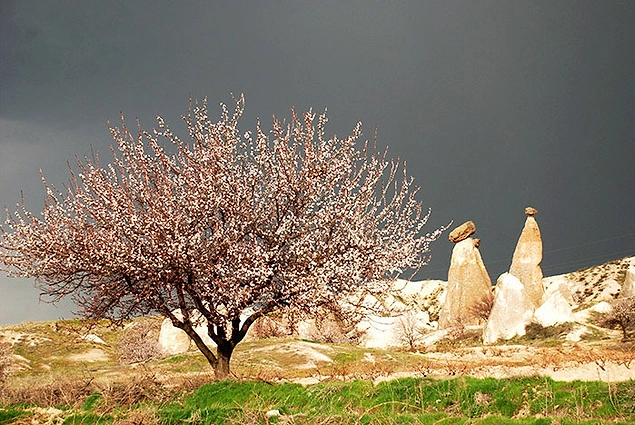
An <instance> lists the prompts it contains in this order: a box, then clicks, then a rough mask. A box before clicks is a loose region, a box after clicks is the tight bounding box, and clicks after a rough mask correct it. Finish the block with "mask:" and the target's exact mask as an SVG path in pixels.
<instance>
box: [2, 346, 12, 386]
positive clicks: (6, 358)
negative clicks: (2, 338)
mask: <svg viewBox="0 0 635 425" xmlns="http://www.w3.org/2000/svg"><path fill="white" fill-rule="evenodd" d="M12 356H13V350H11V345H10V344H6V343H2V344H0V385H1V384H4V383H5V382H6V380H7V378H8V377H9V375H10V374H11V368H12V366H13V357H12Z"/></svg>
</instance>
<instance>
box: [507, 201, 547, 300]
mask: <svg viewBox="0 0 635 425" xmlns="http://www.w3.org/2000/svg"><path fill="white" fill-rule="evenodd" d="M537 212H538V210H536V209H535V208H532V207H527V208H525V214H526V215H527V219H526V220H525V227H524V228H523V230H522V232H521V234H520V238H519V239H518V244H517V245H516V250H515V251H514V257H513V258H512V264H511V266H510V268H509V273H510V274H512V275H514V276H516V277H517V278H518V280H520V282H521V283H522V284H523V286H524V288H525V292H526V294H527V298H528V299H529V300H530V301H531V302H532V304H533V305H534V308H538V307H539V306H540V305H541V304H542V301H543V296H544V293H545V289H544V287H543V284H542V269H541V268H540V263H541V262H542V239H541V237H540V229H539V228H538V223H537V222H536V219H535V218H534V216H535V215H536V213H537Z"/></svg>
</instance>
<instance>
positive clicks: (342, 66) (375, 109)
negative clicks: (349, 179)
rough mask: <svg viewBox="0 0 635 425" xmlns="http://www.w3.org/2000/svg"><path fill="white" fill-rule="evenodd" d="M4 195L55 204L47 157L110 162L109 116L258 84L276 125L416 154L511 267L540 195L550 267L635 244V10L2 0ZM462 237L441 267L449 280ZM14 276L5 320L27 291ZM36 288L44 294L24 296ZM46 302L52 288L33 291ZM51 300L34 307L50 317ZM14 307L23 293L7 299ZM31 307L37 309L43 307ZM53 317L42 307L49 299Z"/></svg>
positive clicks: (436, 199)
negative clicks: (283, 121)
mask: <svg viewBox="0 0 635 425" xmlns="http://www.w3.org/2000/svg"><path fill="white" fill-rule="evenodd" d="M1 7H2V13H0V19H2V22H1V26H0V31H1V44H0V54H1V58H2V66H1V67H0V84H1V85H2V86H1V87H0V89H1V90H0V177H1V182H0V204H2V205H8V206H11V205H14V204H15V203H16V202H18V201H19V196H20V191H21V190H23V191H24V193H25V195H26V198H27V202H28V204H29V205H31V206H32V207H33V209H36V210H37V209H38V208H39V207H40V205H41V194H42V189H41V183H40V178H39V172H38V169H39V168H42V169H43V171H44V173H45V174H46V175H47V178H48V180H49V181H51V182H52V183H55V184H63V183H64V182H65V181H66V180H67V178H68V174H67V169H66V162H67V161H69V160H70V161H72V160H73V157H74V155H76V154H77V155H79V156H84V155H89V154H90V152H91V149H96V150H99V151H100V152H102V160H105V159H106V158H107V156H108V155H107V152H108V145H109V143H110V140H109V134H108V131H107V122H108V121H109V120H110V121H112V122H115V123H116V122H117V120H118V115H119V111H120V110H123V111H124V113H125V115H126V117H127V119H128V120H129V121H133V120H134V119H135V118H137V117H138V118H139V119H140V120H141V122H142V125H143V126H144V127H146V128H149V127H152V126H153V125H154V117H155V116H156V115H157V114H160V115H162V116H164V118H166V120H167V121H168V122H169V123H171V124H172V125H173V127H174V128H175V131H176V132H179V131H180V130H182V125H181V124H180V123H179V121H180V116H181V115H182V114H183V113H185V112H186V109H187V100H188V95H189V94H192V95H193V96H194V97H199V98H200V97H202V96H205V95H207V96H209V99H210V104H211V105H214V104H217V102H221V101H224V102H228V101H230V97H229V93H230V92H236V93H239V92H244V93H245V95H246V99H247V111H246V114H245V116H244V119H243V125H244V126H245V129H248V128H253V127H254V123H255V120H256V117H261V118H262V120H263V122H264V123H266V122H267V121H268V120H269V117H270V116H271V114H276V115H281V116H285V115H288V110H289V108H290V107H291V106H292V105H295V106H296V107H297V108H298V109H300V110H304V109H306V108H308V107H311V106H312V107H314V108H316V109H318V110H321V109H322V108H324V107H326V106H328V108H329V116H330V122H329V129H330V131H332V132H337V133H338V134H343V133H346V132H348V131H349V130H350V129H351V128H352V127H353V125H354V124H355V122H356V121H357V120H361V121H363V123H364V131H365V134H366V137H372V132H373V130H374V127H375V125H377V126H378V129H379V142H380V143H381V144H382V146H384V145H389V146H390V149H389V153H390V154H391V155H392V156H396V157H399V158H401V159H403V160H406V161H407V164H408V169H409V170H410V172H411V173H412V174H413V175H414V176H415V178H416V181H417V182H418V184H419V185H420V186H421V187H422V191H421V194H422V198H423V200H424V203H425V205H426V206H431V207H432V208H433V216H432V219H431V224H430V225H431V226H438V225H442V224H444V223H447V222H448V221H449V220H451V219H453V220H455V222H456V223H457V224H458V223H460V222H463V221H465V220H468V219H471V220H474V221H475V222H476V224H477V229H478V230H477V236H478V237H480V238H481V239H482V245H481V252H482V254H483V258H484V260H485V263H486V265H487V266H488V268H489V271H490V274H491V275H492V277H493V278H496V276H497V275H498V274H499V273H500V272H502V271H504V270H505V269H506V268H507V267H508V266H509V262H510V261H511V254H512V252H513V248H514V245H515V243H516V239H517V238H518V235H519V234H520V230H521V228H522V224H523V221H524V214H523V208H524V207H525V206H526V205H528V204H531V205H534V206H535V207H537V208H538V209H539V210H540V213H539V214H538V216H537V219H538V222H539V224H540V226H541V229H542V231H543V237H544V244H545V259H544V262H543V265H544V267H545V270H546V271H547V272H550V273H558V272H562V271H568V270H570V269H575V268H577V267H582V266H584V265H590V264H593V263H598V262H602V261H604V260H608V259H612V258H615V257H619V256H623V255H633V254H635V227H634V223H635V220H634V218H635V198H634V197H633V196H632V191H633V187H635V173H633V163H632V158H634V157H635V143H633V134H635V131H634V130H635V121H634V120H633V117H634V116H635V83H634V82H635V67H634V66H633V58H634V57H635V44H633V43H632V40H633V39H635V28H634V27H633V25H632V22H633V21H634V19H635V4H633V3H628V2H626V3H625V2H617V1H615V2H613V1H609V2H602V3H598V2H586V1H579V2H551V1H538V2H498V1H480V2H470V1H453V2H418V3H398V2H366V1H352V2H345V3H340V2H306V3H301V2H291V3H288V2H266V3H265V2H240V3H232V2H209V3H208V2H204V3H199V2H189V1H186V2H174V3H172V2H143V1H140V2H125V1H109V2H84V1H72V2H65V3H49V2H44V3H42V2H29V1H15V2H10V1H9V2H7V1H5V2H2V4H1ZM451 248H452V246H451V244H450V243H449V242H447V241H446V240H443V241H439V242H438V243H437V244H436V245H435V246H434V247H433V249H434V260H433V262H432V263H431V264H430V265H429V267H428V268H427V269H426V270H424V271H423V272H422V273H421V277H422V278H423V277H426V276H430V277H441V278H443V277H445V274H446V273H447V265H448V262H449V255H450V250H451ZM8 282H9V281H7V280H6V278H5V277H0V291H2V294H1V295H2V296H1V297H0V298H1V299H2V301H0V303H2V304H0V311H2V312H3V313H0V323H3V322H11V321H13V320H25V317H24V316H15V315H14V313H11V314H7V313H4V312H5V311H9V310H8V308H7V305H8V304H12V303H14V302H16V300H18V299H20V302H24V300H23V298H21V297H24V296H25V295H24V294H25V293H26V292H22V288H26V286H29V285H26V284H25V283H23V282H21V283H20V285H16V284H14V283H8ZM24 291H26V289H24ZM27 298H33V297H32V296H29V297H27ZM36 302H37V299H34V300H33V303H34V304H33V307H32V310H33V311H36V310H37V309H40V308H41V307H40V306H36V305H35V303H36ZM7 303H8V304H7ZM24 310H29V311H30V310H31V308H29V309H24ZM37 311H40V310H37Z"/></svg>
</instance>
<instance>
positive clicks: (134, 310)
mask: <svg viewBox="0 0 635 425" xmlns="http://www.w3.org/2000/svg"><path fill="white" fill-rule="evenodd" d="M234 100H235V108H234V109H233V112H232V111H230V110H228V108H227V107H226V106H224V105H221V106H222V113H221V116H220V118H219V119H218V121H216V122H214V121H212V120H210V119H209V118H208V111H207V102H206V101H204V102H202V104H200V105H199V104H198V103H196V104H194V105H193V106H192V107H191V108H190V111H189V114H188V116H186V117H185V118H184V119H185V123H186V125H187V129H188V131H189V140H188V141H182V140H181V139H179V138H178V137H176V136H175V135H173V134H172V133H171V132H170V130H169V129H168V127H167V126H166V124H165V123H164V122H163V120H162V119H161V118H158V127H157V129H156V130H154V131H153V132H144V131H141V130H140V129H139V130H138V131H137V132H135V133H133V132H131V131H130V130H129V128H128V127H126V125H125V122H124V121H123V118H122V124H121V126H120V127H114V128H111V133H112V137H113V139H114V141H115V142H116V145H115V146H114V147H113V148H112V151H113V160H112V162H111V163H110V164H108V165H107V166H106V167H101V165H100V163H99V159H98V157H97V156H96V155H95V156H94V157H93V158H91V159H84V160H78V161H77V167H75V169H73V168H70V173H71V178H70V181H69V184H68V185H67V186H66V187H65V188H64V189H63V190H58V189H55V188H54V187H53V186H51V185H49V184H48V183H46V182H44V184H45V186H46V189H47V196H46V201H45V207H44V211H43V212H42V214H41V216H38V215H35V214H32V213H31V212H29V211H28V210H27V209H26V208H25V207H24V206H23V205H22V206H21V207H19V208H18V210H17V211H16V212H15V213H9V212H8V211H7V220H6V222H5V224H4V225H3V226H2V233H1V239H0V265H3V269H4V270H5V271H7V272H8V273H9V275H11V276H19V277H35V278H36V281H37V282H38V286H39V288H40V290H41V291H42V293H43V294H45V295H47V296H49V297H52V299H53V300H57V299H60V298H61V297H65V296H71V297H73V298H74V300H75V302H76V303H77V304H78V305H79V306H80V307H81V308H82V313H83V314H84V315H85V316H86V317H89V318H109V319H111V320H115V321H121V320H125V319H128V318H131V317H134V316H138V315H146V314H156V313H159V314H161V315H163V316H165V317H167V318H169V319H170V320H171V322H172V323H173V324H174V326H176V327H178V328H180V329H182V330H183V331H185V332H186V333H187V335H189V337H190V338H191V339H192V340H193V341H194V343H195V344H196V346H197V347H198V349H199V350H200V351H201V352H202V353H203V355H204V356H205V357H206V358H207V360H208V361H209V363H210V364H211V366H212V367H213V369H214V372H215V376H216V377H217V378H218V379H224V378H227V377H228V376H229V373H230V368H229V364H230V358H231V355H232V352H233V350H234V348H235V347H236V344H238V343H239V342H240V341H242V340H243V338H244V337H245V335H246V333H247V331H248V329H249V327H250V326H251V325H252V324H253V323H254V321H256V320H257V319H258V318H260V317H262V316H263V315H267V314H269V313H272V312H276V311H281V310H284V309H288V308H292V309H294V310H296V311H303V312H307V313H312V312H315V311H317V310H318V309H322V310H324V309H327V310H328V309H337V308H338V306H341V302H342V300H345V299H346V298H347V297H349V296H352V295H354V294H359V293H360V292H362V291H365V292H366V293H379V292H382V291H385V290H386V289H387V288H388V286H389V285H390V282H391V280H393V279H394V278H396V277H397V276H398V275H400V274H401V273H403V272H405V271H407V270H416V269H418V268H419V267H420V266H422V265H423V264H425V263H426V261H427V259H428V256H429V245H430V243H431V242H432V241H434V240H435V239H436V238H437V237H438V236H439V234H440V233H441V231H442V230H444V229H437V230H434V231H432V232H430V233H426V234H422V227H423V226H424V224H425V223H426V221H427V219H428V216H429V212H428V213H422V208H421V203H420V202H419V201H417V200H416V199H415V195H416V193H417V188H416V187H414V186H413V181H412V178H411V177H409V176H408V175H407V174H406V172H405V170H404V169H403V167H401V166H400V165H399V164H397V163H395V162H393V161H389V160H387V159H386V154H385V152H384V153H379V152H377V150H376V148H375V145H374V144H369V143H368V142H366V143H365V144H364V145H363V148H357V147H356V141H357V140H358V139H359V137H360V136H361V124H359V123H358V124H357V125H356V126H355V127H354V129H353V131H352V134H351V135H350V136H348V137H346V138H343V139H341V138H338V137H337V136H333V137H330V138H325V136H324V127H325V124H326V122H327V118H326V115H325V114H322V115H319V116H317V117H316V114H314V113H313V112H312V111H309V112H307V113H306V114H304V115H303V116H302V117H300V116H298V115H297V114H296V113H295V111H292V117H291V119H290V120H289V122H288V123H287V122H285V121H279V120H277V119H275V118H274V119H273V126H272V130H271V131H270V133H269V134H268V133H266V132H265V131H264V130H263V128H262V127H261V126H260V124H258V125H257V127H256V131H255V132H254V134H251V133H250V132H247V133H244V134H241V132H239V129H238V120H239V118H240V116H241V115H242V112H243V109H244V99H243V98H242V97H240V98H239V99H234ZM166 142H167V143H166ZM201 318H204V319H206V323H207V331H208V333H209V337H210V338H211V340H212V341H213V342H214V343H215V345H216V348H215V349H214V347H213V346H212V347H210V346H208V345H206V344H205V342H204V340H203V339H202V338H201V337H200V336H199V335H198V334H197V333H196V332H195V327H196V326H197V325H200V323H198V321H200V320H201Z"/></svg>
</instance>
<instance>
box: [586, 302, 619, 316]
mask: <svg viewBox="0 0 635 425" xmlns="http://www.w3.org/2000/svg"><path fill="white" fill-rule="evenodd" d="M589 310H591V311H594V312H596V313H610V312H611V311H612V310H613V307H612V306H611V304H609V303H607V302H606V301H600V302H599V303H597V304H596V305H594V306H593V307H591V308H590V309H589Z"/></svg>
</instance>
